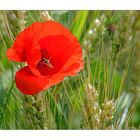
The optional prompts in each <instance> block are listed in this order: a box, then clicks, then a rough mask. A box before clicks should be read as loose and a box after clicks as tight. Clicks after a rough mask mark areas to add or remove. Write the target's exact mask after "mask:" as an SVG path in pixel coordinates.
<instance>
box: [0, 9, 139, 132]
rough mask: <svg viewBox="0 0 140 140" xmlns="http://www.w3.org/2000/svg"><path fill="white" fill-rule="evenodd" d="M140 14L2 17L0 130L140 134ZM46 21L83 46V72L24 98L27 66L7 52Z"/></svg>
mask: <svg viewBox="0 0 140 140" xmlns="http://www.w3.org/2000/svg"><path fill="white" fill-rule="evenodd" d="M139 17H140V12H139V11H48V14H46V12H45V11H0V129H12V130H13V129H84V130H85V129H139V128H140V18H139ZM48 18H51V19H53V20H54V21H57V22H60V23H61V24H63V25H64V26H66V27H67V28H68V29H69V30H70V31H71V32H72V33H73V34H74V35H75V36H76V37H77V38H78V40H79V42H80V44H81V47H82V50H83V58H84V69H83V70H82V71H80V72H79V73H78V75H77V76H73V77H66V78H65V79H64V80H63V81H62V82H61V83H59V84H57V85H55V86H53V87H51V88H49V89H47V90H45V91H43V92H41V93H39V94H37V95H34V96H31V95H24V94H22V93H21V92H20V91H19V90H18V89H17V87H16V85H15V80H14V77H15V73H16V71H18V70H19V69H20V68H21V67H23V65H21V63H17V62H13V61H9V60H8V58H7V56H6V51H7V49H8V48H10V47H11V46H12V45H13V42H14V40H15V38H16V36H17V35H18V33H20V32H21V31H22V30H23V29H24V28H26V27H28V26H29V25H31V24H32V23H33V22H36V21H40V22H44V21H47V20H48Z"/></svg>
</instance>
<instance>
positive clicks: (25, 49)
mask: <svg viewBox="0 0 140 140" xmlns="http://www.w3.org/2000/svg"><path fill="white" fill-rule="evenodd" d="M7 56H8V58H9V60H13V61H17V62H26V63H27V66H25V67H23V68H22V69H20V70H19V71H17V72H16V75H15V81H16V85H17V88H18V89H19V90H20V91H21V92H22V93H24V94H37V93H39V92H41V91H42V90H45V89H48V88H49V87H51V86H53V85H56V84H58V83H60V82H61V81H62V80H63V79H64V78H65V77H66V76H75V75H76V74H77V73H78V72H79V71H80V70H81V69H83V67H84V62H83V57H82V49H81V47H80V43H79V41H78V40H77V38H76V37H75V36H74V35H73V34H72V33H71V32H70V31H69V30H68V29H67V28H66V27H65V26H63V25H62V24H60V23H58V22H55V21H51V20H50V21H46V22H43V23H41V22H35V23H33V24H32V25H30V26H29V27H27V28H26V29H25V30H24V31H22V32H21V33H19V35H18V36H17V37H16V39H15V41H14V44H13V46H12V47H11V48H9V49H8V51H7Z"/></svg>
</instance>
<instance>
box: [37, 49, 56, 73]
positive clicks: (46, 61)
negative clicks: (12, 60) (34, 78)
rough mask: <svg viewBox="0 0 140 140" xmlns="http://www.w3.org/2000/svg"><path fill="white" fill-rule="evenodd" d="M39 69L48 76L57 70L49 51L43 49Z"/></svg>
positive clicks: (38, 64)
mask: <svg viewBox="0 0 140 140" xmlns="http://www.w3.org/2000/svg"><path fill="white" fill-rule="evenodd" d="M37 69H38V70H39V72H40V73H41V75H44V76H47V75H50V74H53V73H54V72H55V69H54V66H53V62H52V59H51V57H50V56H49V54H48V51H47V50H45V49H41V60H40V61H39V62H38V63H37Z"/></svg>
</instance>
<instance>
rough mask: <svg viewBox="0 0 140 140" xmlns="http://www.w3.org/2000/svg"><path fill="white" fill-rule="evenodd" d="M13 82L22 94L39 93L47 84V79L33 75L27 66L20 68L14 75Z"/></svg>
mask: <svg viewBox="0 0 140 140" xmlns="http://www.w3.org/2000/svg"><path fill="white" fill-rule="evenodd" d="M15 81H16V85H17V87H18V89H19V90H20V91H21V92H23V93H24V94H36V93H39V92H40V91H42V90H43V89H44V88H45V87H46V85H47V84H48V83H49V81H48V79H47V78H44V77H41V78H40V77H36V76H35V75H33V74H32V73H31V71H30V70H29V68H28V66H26V67H24V68H22V69H21V70H19V71H18V72H17V73H16V76H15Z"/></svg>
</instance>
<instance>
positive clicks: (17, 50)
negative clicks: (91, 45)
mask: <svg viewBox="0 0 140 140" xmlns="http://www.w3.org/2000/svg"><path fill="white" fill-rule="evenodd" d="M49 35H53V36H59V35H64V36H66V37H67V38H68V39H69V40H70V41H71V42H74V41H75V39H76V38H75V37H74V36H73V35H72V33H71V32H70V31H69V30H68V29H67V28H66V27H65V26H63V25H62V24H60V23H58V22H54V21H46V22H44V23H41V22H35V23H33V24H32V25H30V26H29V27H28V28H26V29H25V30H24V31H22V32H21V33H20V34H19V35H18V36H17V37H16V40H15V42H14V45H13V47H12V48H13V50H14V52H12V54H15V55H10V54H9V53H11V50H8V51H9V52H8V53H7V54H8V58H9V59H10V60H13V61H21V62H25V61H26V52H28V49H29V48H31V47H34V46H35V45H37V44H38V41H39V40H40V39H42V38H44V37H46V36H49ZM17 58H18V59H17Z"/></svg>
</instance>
